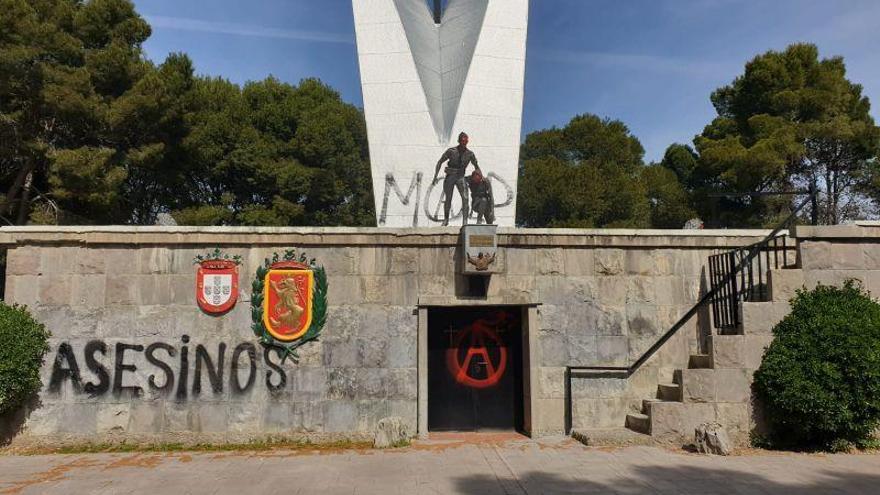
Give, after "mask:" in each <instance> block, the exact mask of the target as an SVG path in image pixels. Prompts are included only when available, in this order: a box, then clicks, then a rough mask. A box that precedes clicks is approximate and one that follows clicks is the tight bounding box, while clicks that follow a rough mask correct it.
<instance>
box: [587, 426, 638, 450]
mask: <svg viewBox="0 0 880 495" xmlns="http://www.w3.org/2000/svg"><path fill="white" fill-rule="evenodd" d="M571 438H573V439H575V440H577V441H578V442H581V443H582V444H584V445H586V446H588V447H631V446H636V445H654V439H653V438H651V435H648V434H646V433H643V432H638V431H635V430H630V429H628V428H595V429H578V430H572V431H571Z"/></svg>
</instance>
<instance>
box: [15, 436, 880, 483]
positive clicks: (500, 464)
mask: <svg viewBox="0 0 880 495" xmlns="http://www.w3.org/2000/svg"><path fill="white" fill-rule="evenodd" d="M17 493H22V494H28V493H40V494H42V493H46V494H64V495H71V494H79V493H102V494H104V493H113V494H116V493H144V494H166V493H167V494H183V493H193V494H196V493H198V494H202V493H204V494H215V493H231V494H236V495H244V494H252V493H320V494H336V493H339V494H361V493H376V494H382V495H390V494H419V493H444V494H445V493H463V494H475V495H476V494H479V495H484V494H496V493H497V494H507V493H510V494H522V493H529V494H533V493H623V494H635V493H660V494H700V495H706V494H721V493H724V494H726V493H736V494H745V493H749V494H751V493H757V494H765V493H798V494H810V495H812V494H843V493H860V494H862V493H864V494H869V493H880V455H795V454H762V455H746V456H736V457H728V458H721V457H703V456H698V455H691V454H681V453H674V452H669V451H665V450H661V449H656V448H649V447H631V448H626V449H596V448H593V449H591V448H586V447H583V446H582V445H580V444H578V443H575V442H573V441H571V440H568V439H555V440H544V441H541V442H533V441H530V440H527V439H523V438H521V437H513V436H510V435H490V436H485V437H481V438H479V439H476V440H475V439H474V438H473V437H468V438H464V437H456V436H447V437H443V438H434V439H432V440H431V441H427V442H419V443H417V444H416V445H414V446H413V447H410V448H407V449H401V450H395V451H385V452H378V451H364V452H351V451H349V452H339V453H323V454H316V453H309V452H297V453H289V452H288V453H284V452H268V453H240V454H239V453H202V454H178V453H175V454H98V455H94V454H93V455H55V456H27V457H13V456H0V494H17Z"/></svg>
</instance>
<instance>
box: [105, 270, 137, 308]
mask: <svg viewBox="0 0 880 495" xmlns="http://www.w3.org/2000/svg"><path fill="white" fill-rule="evenodd" d="M139 289H140V286H139V284H138V276H136V275H115V274H109V275H107V286H106V289H105V291H106V293H105V297H104V304H105V305H106V306H122V305H132V304H138V303H139V302H140V294H139V292H138V291H139Z"/></svg>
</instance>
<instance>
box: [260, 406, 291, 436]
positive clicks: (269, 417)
mask: <svg viewBox="0 0 880 495" xmlns="http://www.w3.org/2000/svg"><path fill="white" fill-rule="evenodd" d="M293 423H294V421H293V419H292V418H291V405H290V403H288V402H274V401H269V402H267V403H266V404H264V405H263V422H262V426H261V428H262V431H264V432H280V431H287V430H288V429H290V427H291V425H292V424H293Z"/></svg>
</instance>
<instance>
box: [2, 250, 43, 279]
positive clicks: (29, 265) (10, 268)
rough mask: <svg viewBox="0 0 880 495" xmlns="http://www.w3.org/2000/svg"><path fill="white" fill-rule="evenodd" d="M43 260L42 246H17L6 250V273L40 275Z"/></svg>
mask: <svg viewBox="0 0 880 495" xmlns="http://www.w3.org/2000/svg"><path fill="white" fill-rule="evenodd" d="M41 262H42V261H41V253H40V248H38V247H36V246H17V247H15V248H13V249H9V250H8V251H6V275H7V276H9V275H39V274H40V265H41Z"/></svg>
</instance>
